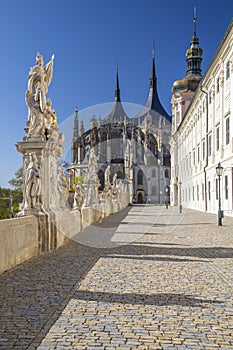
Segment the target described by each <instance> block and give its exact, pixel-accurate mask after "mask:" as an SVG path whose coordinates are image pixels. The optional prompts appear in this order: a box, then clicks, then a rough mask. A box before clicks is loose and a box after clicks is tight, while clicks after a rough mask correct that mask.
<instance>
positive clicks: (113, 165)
mask: <svg viewBox="0 0 233 350" xmlns="http://www.w3.org/2000/svg"><path fill="white" fill-rule="evenodd" d="M170 133H171V117H170V116H169V115H168V113H167V112H166V111H165V109H164V108H163V106H162V104H161V102H160V100H159V97H158V92H157V77H156V72H155V59H154V54H153V57H152V69H151V76H150V88H149V94H148V98H147V101H146V104H145V106H144V107H143V108H142V110H141V111H140V112H139V113H138V114H137V115H136V116H135V117H133V118H129V117H128V116H127V114H126V112H125V110H124V106H123V104H122V102H121V98H120V87H119V76H118V68H117V72H116V88H115V97H114V102H113V106H112V110H111V111H110V113H109V114H108V115H107V116H105V117H104V118H103V119H101V118H99V119H96V118H95V117H93V118H92V119H91V121H90V128H89V130H87V131H85V130H84V124H83V122H82V121H81V122H80V123H79V121H78V111H77V110H76V112H75V117H74V130H73V141H72V160H71V164H70V165H69V167H68V172H69V174H70V183H71V184H72V182H73V179H74V178H75V177H77V176H82V175H85V174H86V172H87V164H88V157H89V153H90V149H92V148H94V149H95V152H96V154H97V156H98V167H99V170H98V176H99V180H100V188H99V190H100V191H101V190H103V189H104V186H105V171H106V169H107V167H108V166H110V169H111V180H112V179H113V176H114V174H116V175H117V178H118V179H119V178H121V179H126V180H127V181H128V182H129V184H130V193H131V201H132V203H165V202H166V201H168V200H169V185H170V174H171V168H170V144H169V140H170Z"/></svg>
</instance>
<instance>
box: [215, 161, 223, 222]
mask: <svg viewBox="0 0 233 350" xmlns="http://www.w3.org/2000/svg"><path fill="white" fill-rule="evenodd" d="M222 172H223V167H222V166H221V164H220V162H219V163H218V165H217V166H216V174H217V176H218V226H222V211H221V192H220V181H221V176H222Z"/></svg>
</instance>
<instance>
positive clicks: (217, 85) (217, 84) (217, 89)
mask: <svg viewBox="0 0 233 350" xmlns="http://www.w3.org/2000/svg"><path fill="white" fill-rule="evenodd" d="M216 92H217V94H218V93H219V77H218V78H217V83H216Z"/></svg>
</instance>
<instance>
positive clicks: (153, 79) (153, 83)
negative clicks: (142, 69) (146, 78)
mask: <svg viewBox="0 0 233 350" xmlns="http://www.w3.org/2000/svg"><path fill="white" fill-rule="evenodd" d="M156 80H157V78H156V73H155V41H154V40H153V47H152V67H151V76H150V87H151V88H155V87H156Z"/></svg>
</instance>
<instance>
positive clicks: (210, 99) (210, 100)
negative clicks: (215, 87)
mask: <svg viewBox="0 0 233 350" xmlns="http://www.w3.org/2000/svg"><path fill="white" fill-rule="evenodd" d="M211 95H212V91H211V90H210V92H209V105H211V102H212V98H211Z"/></svg>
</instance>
